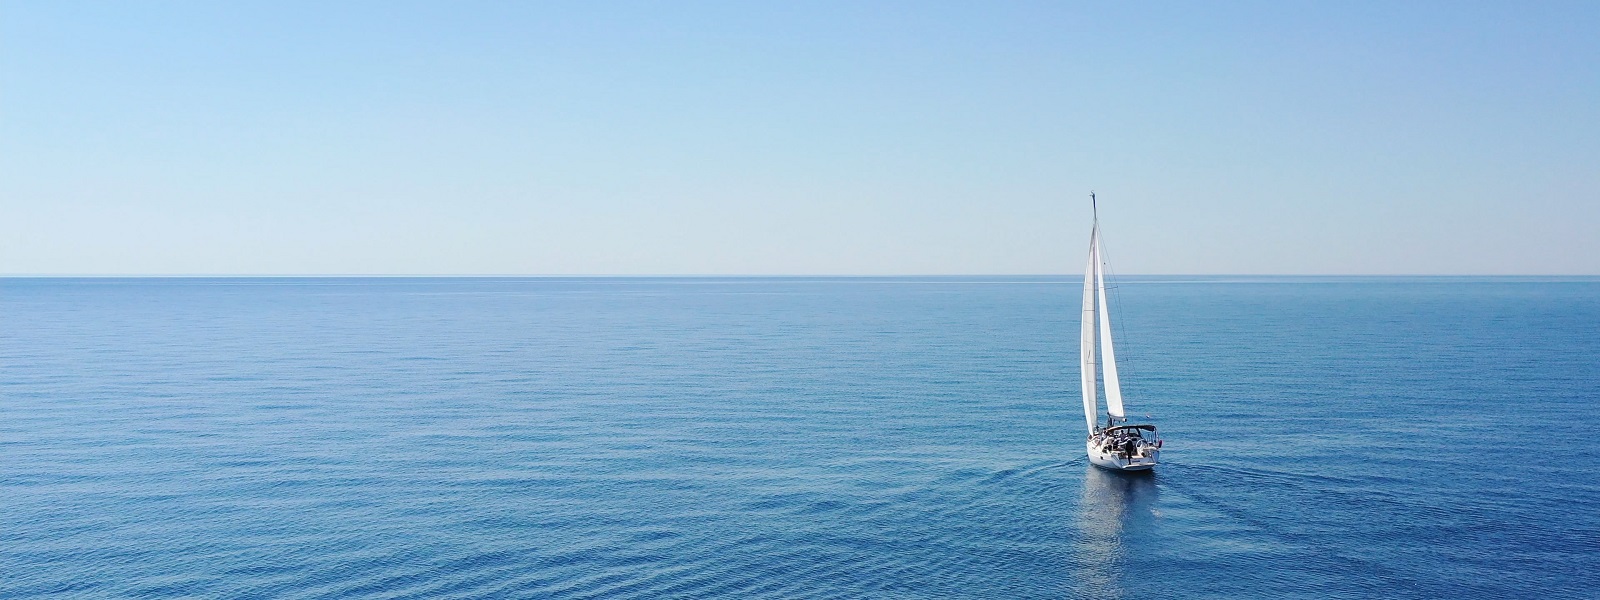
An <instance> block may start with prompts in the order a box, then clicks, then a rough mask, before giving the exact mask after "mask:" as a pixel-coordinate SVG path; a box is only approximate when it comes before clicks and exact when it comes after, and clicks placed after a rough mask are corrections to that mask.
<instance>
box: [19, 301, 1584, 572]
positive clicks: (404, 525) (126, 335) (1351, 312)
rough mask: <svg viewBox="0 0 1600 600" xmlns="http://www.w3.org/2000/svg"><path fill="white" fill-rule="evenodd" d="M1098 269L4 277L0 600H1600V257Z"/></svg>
mask: <svg viewBox="0 0 1600 600" xmlns="http://www.w3.org/2000/svg"><path fill="white" fill-rule="evenodd" d="M1080 290H1081V287H1080V284H1079V283H1078V282H1077V281H1075V280H1074V278H1071V277H987V278H350V279H341V278H283V279H272V278H238V279H227V278H192V279H188V278H148V279H106V278H85V279H68V278H41V279H27V278H10V279H0V597H4V598H574V599H576V598H784V599H787V598H1095V599H1102V598H1274V599H1277V598H1539V599H1541V600H1544V599H1562V598H1595V597H1600V444H1597V437H1600V404H1597V402H1600V366H1597V365H1600V279H1597V278H1397V277H1396V278H1337V277H1327V278H1315V277H1304V278H1295V277H1281V278H1226V277H1198V278H1183V277H1131V278H1123V279H1122V280H1120V281H1119V282H1117V289H1116V290H1115V292H1116V293H1115V297H1116V298H1117V300H1116V301H1115V302H1114V303H1113V309H1114V311H1113V317H1114V318H1115V319H1116V321H1115V324H1116V325H1117V326H1118V327H1119V330H1118V331H1117V334H1118V343H1119V346H1118V348H1117V349H1118V357H1119V359H1121V367H1122V377H1123V382H1124V390H1125V394H1126V397H1127V402H1128V404H1129V406H1130V410H1131V411H1132V412H1134V413H1137V414H1139V415H1146V414H1148V415H1149V416H1150V418H1151V419H1153V420H1154V422H1155V423H1157V424H1158V425H1159V426H1160V429H1161V433H1162V437H1163V438H1164V439H1165V448H1164V452H1163V455H1162V459H1163V464H1162V465H1161V466H1160V467H1158V468H1157V470H1156V472H1154V473H1153V474H1148V475H1143V476H1137V475H1136V476H1127V475H1122V474H1115V473H1109V472H1103V471H1100V470H1098V469H1097V468H1095V467H1092V466H1089V465H1088V464H1087V463H1086V462H1085V460H1084V458H1083V453H1084V448H1083V443H1082V438H1083V436H1084V431H1083V427H1084V425H1083V415H1082V412H1081V411H1082V409H1081V403H1080V401H1079V399H1078V397H1077V393H1078V392H1077V390H1078V367H1077V353H1078V347H1077V344H1078V341H1077V340H1078V316H1079V312H1080V311H1079V293H1080Z"/></svg>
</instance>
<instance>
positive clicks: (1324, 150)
mask: <svg viewBox="0 0 1600 600" xmlns="http://www.w3.org/2000/svg"><path fill="white" fill-rule="evenodd" d="M1102 4H1103V5H1090V4H1070V3H1060V2H1039V3H1030V2H1004V3H977V2H973V3H929V2H904V3H896V2H839V3H829V2H796V3H787V4H785V3H767V2H727V3H702V2H648V3H628V2H570V3H565V2H526V3H522V2H392V1H391V2H368V3H363V2H307V3H296V2H148V3H146V2H105V3H84V2H19V1H15V0H0V273H4V274H530V275H537V274H1011V273H1040V274H1047V273H1072V272H1081V269H1082V260H1083V257H1082V255H1083V251H1084V249H1085V246H1086V245H1087V241H1088V240H1087V235H1088V229H1089V221H1090V215H1089V207H1088V203H1087V194H1088V191H1089V190H1090V189H1094V190H1096V191H1098V193H1099V195H1100V199H1101V212H1100V214H1101V217H1102V225H1103V228H1104V230H1105V233H1106V240H1107V246H1108V258H1109V259H1110V260H1111V261H1112V264H1113V266H1114V268H1116V269H1117V270H1118V271H1119V272H1122V273H1174V274H1180V273H1230V274H1274V273H1285V274H1600V36H1596V35H1594V31H1595V27H1596V24H1600V4H1597V3H1593V2H1574V3H1558V2H1537V3H1509V2H1508V3H1498V4H1496V3H1476V2H1474V3H1466V2H1447V3H1422V2H1408V3H1376V2H1375V3H1356V2H1331V3H1310V2H1259V3H1227V4H1213V3H1102Z"/></svg>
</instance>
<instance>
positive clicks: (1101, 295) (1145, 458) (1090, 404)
mask: <svg viewBox="0 0 1600 600" xmlns="http://www.w3.org/2000/svg"><path fill="white" fill-rule="evenodd" d="M1089 202H1090V204H1091V205H1095V204H1096V201H1095V197H1094V192H1089ZM1094 212H1095V215H1094V229H1092V230H1090V231H1089V267H1088V268H1087V269H1085V270H1084V272H1083V338H1082V339H1081V340H1080V341H1081V345H1080V353H1079V354H1080V355H1081V358H1082V360H1081V362H1080V363H1079V367H1081V372H1082V373H1083V376H1082V379H1083V418H1084V421H1086V422H1087V424H1088V426H1089V439H1088V442H1087V451H1088V453H1089V462H1091V463H1094V464H1095V465H1096V466H1100V467H1104V468H1107V469H1111V470H1115V471H1147V470H1150V468H1152V467H1154V466H1156V461H1157V460H1158V459H1159V458H1160V456H1161V439H1160V438H1158V437H1156V426H1155V425H1151V424H1148V423H1139V424H1129V423H1128V417H1127V414H1126V412H1125V411H1124V410H1123V407H1122V383H1121V382H1120V381H1118V379H1117V357H1116V350H1115V349H1114V348H1113V347H1112V344H1111V314H1110V311H1108V310H1107V306H1106V277H1105V271H1104V263H1103V262H1102V260H1101V258H1100V208H1099V206H1094ZM1097 344H1098V348H1099V354H1100V355H1101V356H1103V357H1104V358H1103V359H1101V360H1096V356H1095V355H1096V345H1097ZM1097 366H1098V367H1099V369H1098V371H1099V373H1098V374H1099V375H1100V377H1099V378H1098V379H1099V380H1101V381H1103V382H1104V384H1105V393H1106V420H1105V424H1103V425H1102V424H1101V423H1100V406H1099V404H1100V402H1099V398H1098V397H1097V396H1098V393H1097V392H1098V390H1096V387H1098V386H1097V385H1096V383H1097V381H1096V379H1097V377H1096V374H1097V373H1096V367H1097Z"/></svg>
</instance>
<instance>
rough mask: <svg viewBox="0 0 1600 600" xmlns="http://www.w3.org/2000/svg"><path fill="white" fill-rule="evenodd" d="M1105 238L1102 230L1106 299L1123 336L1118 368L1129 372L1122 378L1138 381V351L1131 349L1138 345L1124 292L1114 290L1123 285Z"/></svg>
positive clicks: (1118, 351) (1102, 257) (1101, 245)
mask: <svg viewBox="0 0 1600 600" xmlns="http://www.w3.org/2000/svg"><path fill="white" fill-rule="evenodd" d="M1105 240H1106V237H1105V232H1103V231H1102V232H1101V233H1100V262H1101V263H1102V272H1103V273H1104V274H1105V278H1106V296H1107V298H1106V299H1107V301H1108V302H1110V303H1111V306H1109V307H1107V308H1108V309H1110V310H1111V311H1112V316H1114V317H1116V321H1117V322H1118V323H1119V324H1120V325H1119V326H1118V327H1117V329H1118V330H1120V331H1121V332H1122V335H1121V336H1120V337H1121V338H1122V343H1121V344H1120V345H1119V348H1118V350H1117V368H1118V369H1125V370H1126V373H1127V374H1128V377H1125V378H1122V379H1125V380H1128V379H1131V380H1134V381H1137V380H1138V369H1137V368H1136V367H1135V366H1134V364H1135V363H1134V360H1133V358H1134V355H1135V354H1137V353H1136V352H1132V351H1131V350H1133V349H1134V348H1135V347H1137V346H1138V345H1137V344H1134V343H1133V338H1134V336H1133V335H1132V334H1133V332H1132V331H1131V330H1130V329H1129V327H1128V319H1127V317H1125V316H1123V311H1122V293H1121V292H1120V291H1118V292H1112V290H1114V289H1118V288H1120V287H1122V286H1121V281H1120V277H1118V276H1117V275H1116V273H1115V272H1114V271H1113V270H1112V269H1111V260H1110V259H1109V258H1107V257H1106V256H1107V254H1108V253H1107V252H1106V243H1105ZM1113 283H1116V285H1113ZM1113 341H1115V340H1113Z"/></svg>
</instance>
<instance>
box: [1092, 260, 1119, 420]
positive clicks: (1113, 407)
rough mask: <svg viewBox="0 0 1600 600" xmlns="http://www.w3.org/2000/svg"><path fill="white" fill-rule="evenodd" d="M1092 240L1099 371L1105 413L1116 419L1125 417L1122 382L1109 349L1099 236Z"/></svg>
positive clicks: (1107, 316) (1108, 307)
mask: <svg viewBox="0 0 1600 600" xmlns="http://www.w3.org/2000/svg"><path fill="white" fill-rule="evenodd" d="M1090 239H1091V240H1093V241H1092V243H1091V245H1092V247H1093V249H1092V250H1091V253H1092V254H1093V255H1094V258H1093V261H1094V267H1095V268H1094V279H1095V288H1096V290H1097V291H1098V292H1099V294H1100V309H1099V311H1098V312H1099V313H1100V355H1101V356H1102V357H1103V358H1101V359H1100V372H1101V374H1102V375H1103V376H1104V379H1105V386H1106V414H1109V415H1111V418H1112V419H1113V420H1116V421H1121V420H1123V419H1125V418H1127V417H1126V415H1124V414H1123V413H1122V383H1121V382H1119V381H1117V355H1116V353H1115V352H1114V351H1113V350H1112V349H1111V310H1110V305H1108V304H1106V274H1105V271H1104V270H1103V269H1102V268H1101V265H1102V264H1104V263H1103V262H1102V261H1101V260H1100V236H1098V235H1094V236H1090Z"/></svg>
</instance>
